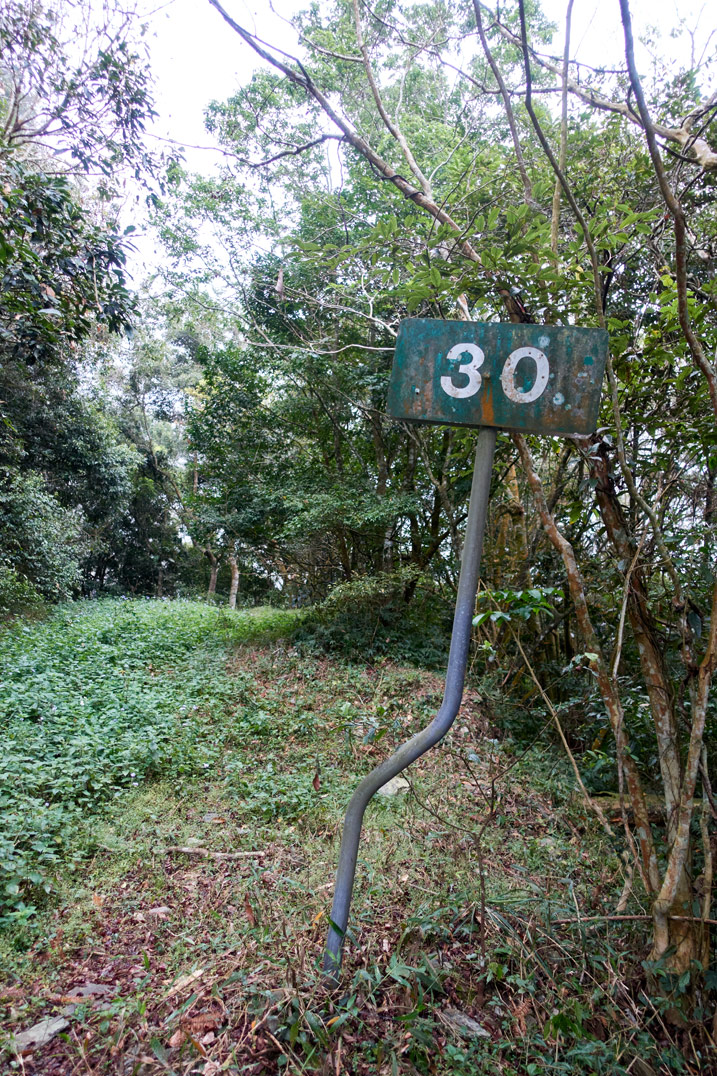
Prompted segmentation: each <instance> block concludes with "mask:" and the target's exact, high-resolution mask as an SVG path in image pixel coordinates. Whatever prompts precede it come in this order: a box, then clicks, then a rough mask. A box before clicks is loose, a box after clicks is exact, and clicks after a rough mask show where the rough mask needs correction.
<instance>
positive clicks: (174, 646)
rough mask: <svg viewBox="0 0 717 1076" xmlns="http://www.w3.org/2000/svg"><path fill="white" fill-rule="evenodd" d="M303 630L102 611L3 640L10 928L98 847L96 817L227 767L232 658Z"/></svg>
mask: <svg viewBox="0 0 717 1076" xmlns="http://www.w3.org/2000/svg"><path fill="white" fill-rule="evenodd" d="M294 620H295V614H291V613H286V612H280V611H277V610H255V611H253V612H252V613H251V614H246V613H244V614H239V613H229V612H227V611H224V610H220V609H216V608H213V607H210V606H206V605H203V604H201V603H199V602H171V603H170V602H149V601H115V602H112V601H108V600H105V601H96V602H78V603H73V604H68V605H64V606H61V607H60V608H58V609H57V610H56V611H55V613H54V615H53V616H52V617H51V618H50V619H49V620H47V621H46V622H45V623H42V624H33V625H28V624H27V623H24V624H23V623H18V624H15V625H14V626H11V627H9V628H6V629H5V630H4V631H3V633H2V636H0V652H1V653H2V662H3V669H4V675H3V679H2V684H1V685H0V730H1V733H2V740H3V751H2V756H1V757H0V816H1V817H2V827H0V924H4V925H8V924H10V923H12V922H18V921H19V922H23V921H26V920H28V919H29V918H31V917H32V916H33V915H34V914H35V912H36V910H37V907H38V902H40V901H42V899H43V898H44V896H45V894H47V893H49V892H51V890H52V888H53V875H54V873H55V871H56V870H57V869H58V867H59V865H60V864H61V863H70V864H72V863H73V862H74V863H77V862H78V861H79V860H81V859H82V858H83V857H84V856H86V855H87V853H88V851H90V850H91V849H92V848H93V846H94V845H93V833H92V831H93V824H92V823H93V818H95V819H96V818H97V817H98V816H99V815H101V814H102V813H104V812H106V810H107V809H108V808H109V807H110V806H111V805H112V803H113V802H115V801H116V800H117V799H118V798H119V797H121V796H123V795H124V794H125V793H126V792H127V791H129V790H132V789H133V788H136V787H137V786H139V785H140V784H141V783H143V782H145V781H148V780H151V779H156V778H159V777H173V776H176V777H179V776H182V777H187V778H191V777H192V776H193V775H199V774H202V773H206V772H207V771H208V770H210V769H211V768H212V767H214V766H216V765H217V764H218V762H219V759H220V757H221V754H222V751H223V749H224V747H225V746H226V741H227V738H228V737H231V736H232V735H233V733H234V726H233V724H232V722H231V721H226V720H224V718H225V717H226V715H227V713H228V712H229V711H230V710H232V711H233V710H234V709H235V708H237V707H238V708H239V710H241V704H242V701H243V693H244V689H245V684H244V681H243V680H242V678H241V677H229V676H227V675H226V672H225V668H224V666H225V662H226V658H227V651H228V648H229V647H230V646H231V645H234V644H236V643H238V642H241V641H243V640H244V639H246V638H249V637H256V636H261V635H262V634H265V635H267V634H277V633H280V632H281V631H282V630H286V627H287V625H288V624H289V623H290V622H293V621H294ZM219 718H222V719H223V720H221V721H219V720H218V719H219Z"/></svg>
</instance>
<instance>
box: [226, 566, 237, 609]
mask: <svg viewBox="0 0 717 1076" xmlns="http://www.w3.org/2000/svg"><path fill="white" fill-rule="evenodd" d="M227 560H228V561H229V567H230V568H231V570H232V585H231V586H230V588H229V608H230V609H236V607H237V594H238V593H239V565H238V564H237V559H236V557H235V556H234V554H233V553H230V554H229V555H228V557H227Z"/></svg>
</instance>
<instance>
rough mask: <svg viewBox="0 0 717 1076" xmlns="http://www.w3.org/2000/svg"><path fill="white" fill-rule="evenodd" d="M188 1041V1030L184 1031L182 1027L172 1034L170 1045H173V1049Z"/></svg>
mask: <svg viewBox="0 0 717 1076" xmlns="http://www.w3.org/2000/svg"><path fill="white" fill-rule="evenodd" d="M186 1041H187V1033H186V1031H182V1029H181V1027H180V1028H178V1029H177V1030H176V1031H175V1032H174V1034H173V1035H172V1037H171V1039H170V1040H169V1045H170V1046H171V1047H172V1049H174V1048H175V1047H177V1046H181V1045H182V1043H183V1042H186Z"/></svg>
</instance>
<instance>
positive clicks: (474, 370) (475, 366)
mask: <svg viewBox="0 0 717 1076" xmlns="http://www.w3.org/2000/svg"><path fill="white" fill-rule="evenodd" d="M466 351H467V352H468V354H469V355H470V356H471V357H470V359H469V360H468V362H462V363H461V364H460V366H459V367H458V369H457V370H456V371H455V373H454V374H448V375H447V376H445V377H442V378H441V388H442V389H443V391H444V392H445V393H447V394H448V395H449V396H452V397H453V399H454V400H465V399H466V398H467V397H468V396H475V394H476V392H478V389H479V388H480V387H481V382H482V381H483V378H482V377H481V376H480V374H479V373H478V370H479V369H480V367H481V366H482V365H483V360H484V359H485V355H484V353H483V352H482V351H481V349H480V348H479V347H478V345H477V344H454V345H453V347H452V348H451V350H450V351H449V352H448V354H447V355H446V359H447V360H448V362H454V361H455V360H456V359H459V358H460V357H461V355H463V354H464V353H465V352H466ZM455 374H465V375H466V377H467V378H468V384H467V385H465V386H464V387H463V388H462V389H459V388H456V386H455V385H454V384H453V378H454V376H455Z"/></svg>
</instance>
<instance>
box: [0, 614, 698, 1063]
mask: <svg viewBox="0 0 717 1076" xmlns="http://www.w3.org/2000/svg"><path fill="white" fill-rule="evenodd" d="M294 624H295V618H292V614H287V613H277V612H276V611H271V610H268V611H258V612H254V611H252V612H251V613H246V612H244V613H236V614H228V613H225V612H223V611H220V610H216V609H211V608H208V607H205V606H202V605H198V604H195V603H159V602H131V603H119V602H103V603H88V604H86V605H79V606H72V607H70V608H68V609H66V610H62V611H60V612H59V613H58V614H57V615H56V617H55V618H54V619H53V620H51V621H49V622H47V623H45V624H41V625H32V626H31V627H28V628H27V630H23V628H22V627H21V626H15V627H14V628H13V629H12V630H11V631H10V632H9V633H8V635H7V636H6V637H5V638H4V640H3V651H4V655H5V658H6V662H7V667H8V668H10V669H12V670H17V669H25V670H26V672H25V675H24V676H22V677H19V676H15V677H14V679H13V680H12V684H13V685H14V687H12V689H9V690H8V691H7V693H5V694H3V695H2V700H3V701H2V705H3V707H5V709H3V710H2V711H1V712H2V713H3V714H4V717H3V721H4V722H5V728H6V736H8V734H9V742H10V744H11V749H10V750H9V751H8V752H6V757H5V759H4V760H3V765H4V766H5V767H6V769H7V767H8V765H9V764H10V763H9V762H8V759H10V760H12V759H15V760H16V761H15V762H12V765H13V766H15V770H13V771H12V772H14V773H16V774H18V773H19V774H20V778H21V779H20V780H14V782H13V784H12V788H11V791H10V793H9V794H10V795H12V796H15V797H16V798H18V797H21V796H22V795H28V793H27V792H26V789H27V788H28V787H29V788H30V789H31V791H32V796H33V797H34V800H35V801H39V799H40V796H39V794H38V790H37V787H36V785H35V784H33V782H37V781H38V780H41V779H42V780H45V781H47V777H46V775H45V776H42V775H41V776H38V773H37V771H38V770H39V771H43V773H44V771H45V770H47V769H48V763H47V760H48V759H49V760H50V764H49V770H50V772H52V773H53V774H55V778H53V780H56V781H57V789H58V791H57V792H56V795H55V798H54V799H53V800H52V801H51V806H52V807H53V808H54V809H55V810H56V811H57V812H59V813H58V814H54V815H51V816H49V818H50V821H51V822H52V820H54V819H56V820H57V823H58V832H59V833H60V834H61V835H62V837H63V841H62V843H61V844H58V845H57V848H56V849H53V850H52V851H53V858H52V859H48V860H45V859H42V858H41V856H40V857H37V859H33V857H32V849H31V847H30V844H29V842H28V841H27V840H25V837H24V832H23V831H21V830H19V829H18V836H17V843H16V846H17V847H19V848H20V852H19V853H18V854H19V855H23V856H25V857H26V861H27V863H28V864H29V866H28V870H29V869H31V868H34V867H35V866H36V864H37V863H39V867H37V870H38V872H39V873H42V876H43V878H44V882H43V883H42V884H40V883H36V882H35V881H33V880H32V879H30V880H22V879H21V880H20V883H19V892H18V893H11V894H8V896H9V897H11V898H12V900H13V901H15V903H14V904H13V905H12V908H11V913H12V911H13V910H15V911H17V910H18V902H19V900H22V901H23V904H24V910H25V914H23V915H19V916H18V915H15V916H13V915H12V914H10V916H9V918H8V921H7V924H6V931H5V940H4V942H3V943H2V946H3V948H2V949H1V950H0V960H1V962H2V965H3V968H4V985H2V986H0V1011H2V1009H1V1007H2V1006H3V1005H4V1006H5V1008H4V1020H3V1022H2V1025H1V1026H2V1027H3V1028H4V1030H5V1031H6V1032H8V1033H9V1032H10V1031H17V1030H19V1029H25V1028H28V1027H30V1026H31V1025H33V1024H35V1023H36V1022H38V1021H39V1020H40V1019H41V1018H43V1017H45V1016H55V1015H58V1014H62V1012H63V1011H64V1012H65V1013H66V1019H67V1021H68V1024H67V1027H66V1028H65V1029H64V1030H63V1031H62V1032H61V1033H60V1034H58V1035H57V1036H56V1037H55V1038H54V1039H53V1040H52V1041H51V1042H50V1043H48V1044H47V1045H46V1046H44V1047H42V1048H41V1049H37V1050H35V1051H34V1053H29V1054H27V1055H26V1056H25V1057H23V1058H22V1059H20V1058H19V1057H17V1056H14V1055H13V1054H12V1053H11V1052H10V1053H7V1054H6V1059H5V1062H4V1063H5V1065H6V1067H7V1071H8V1072H15V1071H17V1072H21V1071H25V1072H32V1073H43V1074H47V1076H50V1074H53V1076H54V1074H63V1076H65V1074H69V1073H73V1072H78V1073H80V1072H88V1073H89V1072H93V1073H98V1074H100V1073H112V1074H114V1073H117V1074H120V1073H122V1074H125V1073H137V1074H140V1073H141V1074H146V1076H150V1074H152V1076H154V1074H159V1073H173V1072H174V1073H177V1074H179V1073H186V1074H187V1076H189V1074H193V1073H203V1074H204V1076H215V1074H217V1073H219V1072H231V1073H246V1074H257V1076H258V1074H260V1073H267V1074H268V1073H276V1072H282V1071H283V1072H287V1073H292V1074H296V1073H317V1074H329V1073H332V1074H334V1076H336V1074H341V1073H344V1074H348V1073H355V1074H366V1076H368V1074H376V1073H378V1074H384V1073H385V1074H387V1076H388V1074H391V1076H393V1074H394V1073H432V1074H436V1076H442V1074H448V1073H457V1074H459V1076H460V1074H465V1076H483V1074H485V1076H488V1074H494V1073H505V1074H506V1076H510V1074H518V1073H520V1074H527V1076H533V1074H537V1073H541V1074H542V1073H555V1074H558V1073H568V1072H570V1073H585V1074H586V1076H587V1074H593V1073H595V1074H602V1073H605V1074H608V1073H609V1074H616V1076H617V1074H619V1073H627V1072H631V1073H633V1076H634V1073H636V1072H637V1073H638V1074H639V1076H650V1073H660V1074H667V1073H673V1072H680V1071H684V1072H697V1071H700V1067H701V1070H702V1071H705V1072H706V1071H708V1070H707V1064H708V1063H709V1062H707V1061H706V1059H705V1057H704V1056H701V1057H699V1056H698V1052H699V1047H697V1046H693V1047H692V1048H690V1047H689V1043H688V1041H687V1039H685V1040H684V1041H683V1040H682V1039H681V1038H680V1033H679V1032H675V1031H674V1030H672V1029H670V1028H668V1026H667V1025H666V1024H665V1023H664V1022H663V1019H662V1016H661V1012H660V1003H652V1002H650V1001H649V999H647V998H645V997H643V996H642V995H641V990H642V984H643V983H644V975H643V974H642V969H641V968H640V965H639V960H638V959H636V958H635V956H634V953H635V952H637V953H639V952H640V950H641V948H643V946H644V939H643V938H642V937H641V936H640V935H639V934H638V933H637V930H638V925H637V924H635V923H627V924H626V923H613V922H611V921H610V920H606V921H604V922H590V923H589V924H588V923H583V924H581V923H577V924H572V923H569V924H564V923H559V924H556V923H555V920H556V919H558V920H560V919H571V920H574V919H576V918H577V919H584V918H585V917H586V916H589V915H600V914H603V913H609V912H610V910H611V909H612V907H614V903H615V899H616V892H617V891H618V890H619V887H620V884H621V881H622V879H621V876H620V872H619V866H618V859H617V856H616V855H615V852H614V850H613V849H611V848H609V847H607V846H606V845H605V843H604V840H603V838H602V837H601V836H600V835H598V834H596V833H595V832H594V831H593V827H592V824H591V822H590V821H589V819H588V818H586V817H585V814H584V812H583V811H582V810H581V809H580V808H579V807H576V806H575V805H574V804H572V801H571V797H570V787H569V785H568V783H567V780H566V777H565V769H564V767H563V765H562V762H561V760H560V759H559V758H556V757H555V756H554V755H553V754H551V753H550V752H549V751H546V750H543V749H542V748H541V747H540V746H534V747H533V748H532V749H531V750H529V751H527V752H525V753H523V754H520V753H519V752H517V750H516V748H515V747H514V745H512V744H511V743H510V742H509V741H502V742H498V739H497V738H496V737H495V735H494V732H495V724H494V716H493V715H492V713H491V711H490V707H489V705H488V703H487V700H485V699H481V698H480V697H479V696H478V695H477V694H476V693H475V692H469V693H468V695H467V698H466V700H465V705H464V708H463V710H462V712H461V715H460V717H459V720H458V722H457V727H456V728H455V730H454V731H453V732H452V733H451V734H450V736H449V737H447V738H446V740H445V741H444V742H443V745H442V746H441V747H440V748H438V749H435V750H434V751H432V752H430V753H429V755H427V756H425V758H424V759H423V760H421V761H420V762H419V763H418V764H417V765H416V767H414V770H413V771H412V772H411V775H410V776H411V784H412V789H411V792H410V793H409V794H408V795H404V796H398V797H393V798H391V799H387V800H380V801H379V800H377V801H375V802H374V803H373V804H372V805H371V807H370V809H369V812H368V815H367V821H366V828H365V834H364V838H363V841H362V846H361V853H360V855H361V858H360V863H359V869H358V874H357V885H356V892H355V897H354V904H353V911H352V919H351V926H350V933H349V938H348V940H347V945H346V956H345V962H344V974H343V977H342V983H341V986H340V988H339V989H337V990H329V989H328V988H327V987H326V985H325V984H324V983H323V982H322V980H321V976H320V974H319V972H318V966H319V962H320V957H321V952H322V947H323V943H324V940H325V934H326V927H327V915H328V912H329V908H330V899H331V891H332V886H333V876H334V871H335V865H336V858H337V850H338V840H339V836H340V829H341V819H342V814H343V810H344V808H345V805H346V802H347V800H348V797H349V795H350V792H351V790H352V788H353V787H354V785H355V783H356V781H357V779H358V778H359V777H360V775H362V774H363V773H365V772H367V771H368V770H369V769H370V768H371V767H372V766H373V765H375V764H376V762H377V761H379V760H380V759H381V758H383V757H385V755H386V754H387V753H388V752H389V751H390V749H391V747H392V746H393V745H394V744H396V743H398V742H400V741H401V740H403V739H404V738H405V737H406V736H407V735H409V734H410V733H411V732H413V731H414V730H416V729H417V728H418V727H419V726H421V725H422V724H424V723H425V722H426V720H427V719H428V718H429V717H430V716H431V715H432V714H433V712H434V710H435V708H436V705H437V704H438V702H439V701H440V696H441V690H442V683H441V679H440V677H439V676H436V674H435V673H431V672H426V671H422V670H420V669H417V668H414V667H411V666H401V665H397V664H394V663H392V662H390V661H387V660H384V661H381V662H379V663H378V664H375V665H366V664H363V663H360V662H354V663H350V662H346V661H337V660H330V659H328V658H326V657H321V656H318V655H316V654H313V655H312V654H307V653H305V652H303V651H302V650H301V649H300V648H297V647H295V646H293V645H291V643H290V642H288V641H282V636H285V635H287V634H288V633H289V632H290V630H291V628H292V626H293V625H294ZM26 627H27V626H26ZM8 700H14V701H13V702H12V706H13V707H14V709H11V708H10V704H9V701H8ZM21 700H24V702H21ZM80 700H84V701H80ZM53 706H54V707H55V709H54V710H53V709H52V707H53ZM31 707H34V708H35V710H34V711H33V712H36V713H37V715H38V716H36V717H34V718H33V717H32V716H30V709H31ZM58 714H59V717H58V716H56V715H58ZM40 718H41V719H42V723H41V725H42V728H41V731H42V734H40V733H39V732H38V723H39V722H40ZM47 722H49V724H47ZM78 745H79V746H78ZM69 747H72V748H73V749H72V750H68V748H69ZM32 752H35V755H34V756H33V754H32ZM128 753H129V756H128ZM129 757H131V762H130V761H128V758H129ZM66 758H69V759H70V767H71V771H70V772H71V773H72V780H71V781H69V782H68V781H64V780H63V779H62V778H63V759H66ZM18 760H19V761H18ZM21 764H22V766H24V767H25V768H24V769H18V767H19V766H20V765H21ZM130 765H131V768H128V767H129V766H130ZM78 775H79V776H78ZM84 776H86V777H87V779H86V780H84V779H83V777H84ZM7 787H8V786H6V787H5V790H4V791H3V795H7V794H8V792H7ZM78 790H81V791H78ZM88 790H89V791H88ZM43 795H46V793H43ZM22 817H23V818H24V822H21V823H14V824H15V825H16V827H19V826H20V825H21V824H22V825H26V826H27V827H28V828H29V829H30V830H32V827H33V826H34V827H35V830H38V826H37V824H36V821H35V819H34V817H33V815H32V812H31V811H28V813H26V814H25V815H24V816H22ZM43 817H45V819H46V820H47V817H48V816H43ZM44 824H45V823H44ZM48 825H49V828H46V829H44V830H43V833H45V835H46V836H48V837H50V838H51V837H52V836H54V831H53V829H52V825H51V824H48ZM28 849H29V850H28ZM226 854H228V855H229V856H233V857H235V858H222V857H223V855H226ZM481 879H482V882H481ZM45 886H47V887H49V888H50V892H49V893H46V892H45V888H44V887H45ZM31 892H32V893H34V894H35V897H36V899H35V903H34V911H29V909H30V907H31V900H30V895H31ZM21 910H22V909H21ZM690 1049H691V1053H690ZM688 1058H689V1060H688ZM638 1062H639V1063H640V1064H643V1065H644V1066H648V1067H646V1068H644V1069H640V1068H639V1065H638ZM2 1063H3V1062H0V1065H1V1064H2ZM3 1071H4V1070H3Z"/></svg>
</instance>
